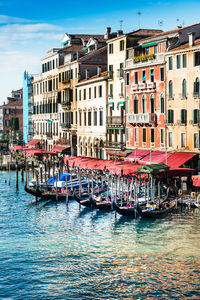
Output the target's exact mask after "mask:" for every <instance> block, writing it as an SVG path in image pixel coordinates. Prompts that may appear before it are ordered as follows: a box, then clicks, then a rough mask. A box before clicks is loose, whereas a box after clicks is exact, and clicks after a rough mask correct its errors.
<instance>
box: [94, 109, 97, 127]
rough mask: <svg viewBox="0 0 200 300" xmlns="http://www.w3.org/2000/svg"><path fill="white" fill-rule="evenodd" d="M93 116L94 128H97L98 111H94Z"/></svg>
mask: <svg viewBox="0 0 200 300" xmlns="http://www.w3.org/2000/svg"><path fill="white" fill-rule="evenodd" d="M93 116H94V126H97V111H94V113H93Z"/></svg>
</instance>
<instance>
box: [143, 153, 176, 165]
mask: <svg viewBox="0 0 200 300" xmlns="http://www.w3.org/2000/svg"><path fill="white" fill-rule="evenodd" d="M170 156H171V153H169V152H158V151H149V154H148V155H146V156H144V157H143V158H141V159H140V160H139V161H140V162H143V163H152V164H153V163H156V164H160V163H164V164H166V165H168V158H169V157H170Z"/></svg>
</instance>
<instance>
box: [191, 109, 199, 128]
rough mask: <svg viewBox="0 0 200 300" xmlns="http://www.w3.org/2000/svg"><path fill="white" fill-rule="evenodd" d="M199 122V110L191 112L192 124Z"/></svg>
mask: <svg viewBox="0 0 200 300" xmlns="http://www.w3.org/2000/svg"><path fill="white" fill-rule="evenodd" d="M199 121H200V110H199V109H193V111H192V124H198V123H199Z"/></svg>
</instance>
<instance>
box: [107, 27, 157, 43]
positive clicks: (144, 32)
mask: <svg viewBox="0 0 200 300" xmlns="http://www.w3.org/2000/svg"><path fill="white" fill-rule="evenodd" d="M161 32H163V31H162V30H160V29H138V30H134V31H131V32H128V33H125V34H122V35H119V36H116V37H113V38H111V39H109V40H108V41H109V42H110V41H112V40H117V39H119V38H122V37H129V36H132V37H147V36H148V37H149V36H152V35H156V34H158V33H161Z"/></svg>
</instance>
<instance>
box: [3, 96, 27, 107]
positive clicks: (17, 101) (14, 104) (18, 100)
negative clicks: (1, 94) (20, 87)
mask: <svg viewBox="0 0 200 300" xmlns="http://www.w3.org/2000/svg"><path fill="white" fill-rule="evenodd" d="M8 99H15V98H9V97H8ZM5 106H6V107H8V106H9V107H15V106H22V99H17V100H15V101H10V102H9V103H7V104H5V105H2V107H5Z"/></svg>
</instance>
